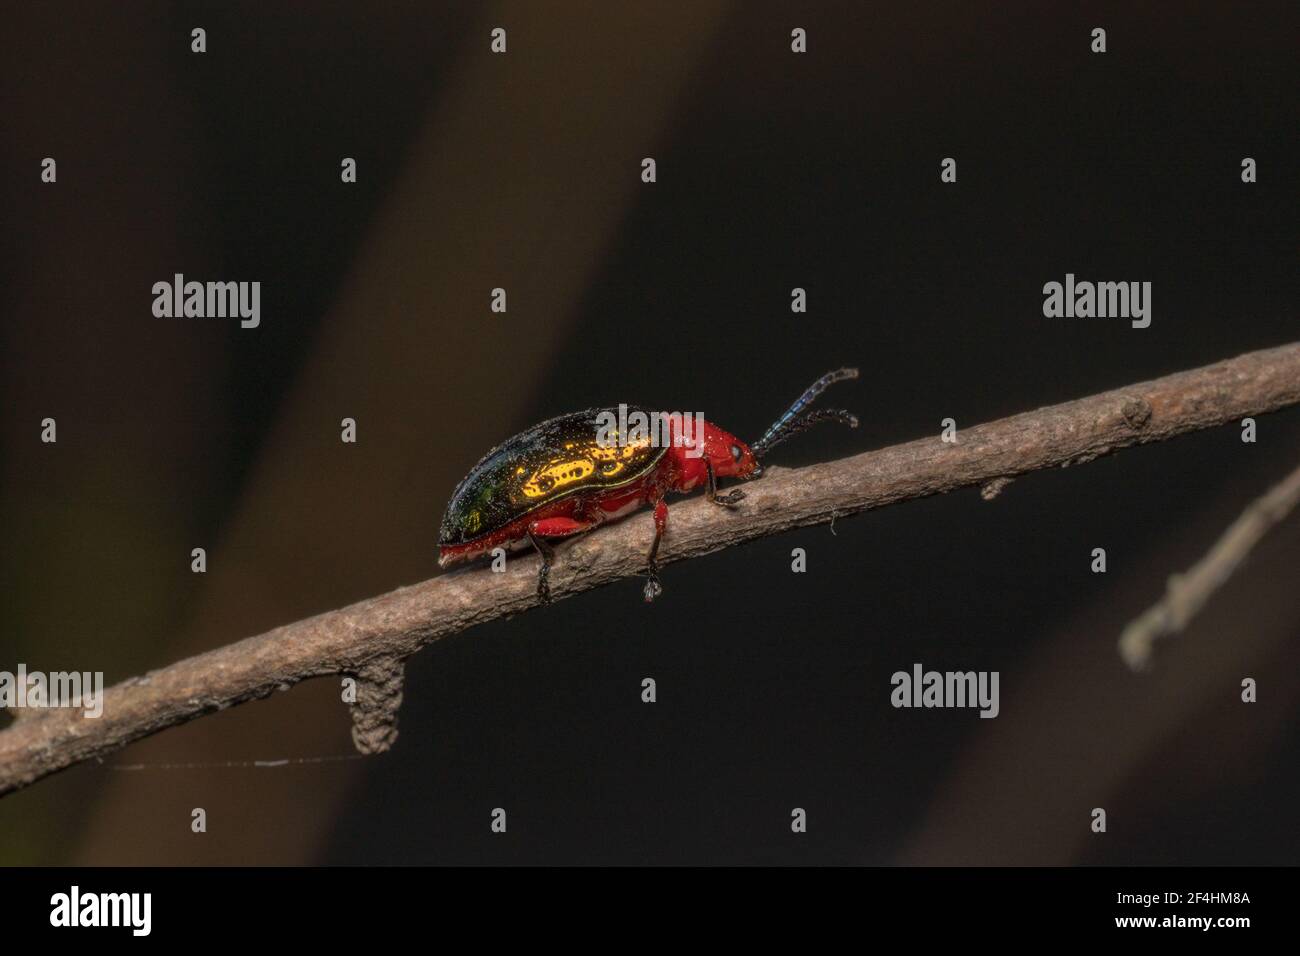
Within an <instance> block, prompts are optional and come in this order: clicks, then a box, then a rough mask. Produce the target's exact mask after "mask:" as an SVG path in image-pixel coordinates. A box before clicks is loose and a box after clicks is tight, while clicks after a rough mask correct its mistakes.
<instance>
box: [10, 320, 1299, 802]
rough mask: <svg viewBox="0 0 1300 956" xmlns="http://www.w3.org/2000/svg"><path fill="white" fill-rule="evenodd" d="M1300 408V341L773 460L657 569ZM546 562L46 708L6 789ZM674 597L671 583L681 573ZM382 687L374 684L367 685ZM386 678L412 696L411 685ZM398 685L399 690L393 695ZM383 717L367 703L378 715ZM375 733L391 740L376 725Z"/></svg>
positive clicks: (636, 563) (695, 509)
mask: <svg viewBox="0 0 1300 956" xmlns="http://www.w3.org/2000/svg"><path fill="white" fill-rule="evenodd" d="M1297 403H1300V343H1292V344H1289V345H1284V346H1280V347H1277V348H1273V349H1266V350H1262V351H1258V352H1251V353H1248V354H1246V355H1243V356H1240V357H1238V358H1235V359H1230V360H1227V361H1223V362H1219V363H1216V364H1214V365H1209V366H1206V367H1204V368H1200V369H1194V370H1191V371H1187V372H1180V373H1177V374H1174V375H1169V376H1166V377H1164V378H1160V379H1156V380H1154V381H1150V382H1144V383H1140V384H1136V385H1132V386H1128V387H1125V388H1120V389H1115V390H1113V391H1109V392H1104V393H1101V394H1098V395H1093V396H1091V397H1088V398H1084V399H1079V400H1076V401H1073V402H1067V403H1065V404H1061V405H1053V406H1049V407H1046V408H1041V409H1038V410H1036V411H1032V412H1026V413H1023V414H1020V415H1016V416H1012V417H1010V418H1005V419H1001V420H999V421H995V422H991V423H989V424H985V425H979V426H975V427H973V428H970V429H965V430H963V431H961V432H960V433H959V435H958V437H957V440H956V442H953V443H948V442H944V441H941V440H940V439H939V438H937V437H933V438H927V439H921V440H918V441H913V442H909V443H907V444H903V445H896V446H893V447H891V448H886V449H882V450H880V451H874V452H867V453H864V454H861V455H857V456H854V457H852V458H846V459H842V460H840V461H834V462H827V463H825V464H821V465H815V466H812V467H809V468H801V469H793V470H791V469H777V468H774V469H771V470H770V471H769V472H768V473H767V475H766V476H765V477H764V478H763V479H762V480H761V481H759V482H757V483H756V484H755V485H754V490H753V491H752V492H751V493H750V496H749V498H748V499H747V500H746V502H745V504H744V505H742V506H741V507H740V508H738V509H736V510H735V512H734V513H729V514H725V515H723V514H719V513H718V509H716V508H714V507H712V506H710V505H709V504H708V503H707V502H705V501H703V500H701V499H696V500H693V501H690V502H686V503H683V504H680V505H677V506H675V507H674V509H673V514H672V518H671V519H670V531H669V534H668V536H667V538H666V539H665V542H664V547H663V548H662V549H661V550H660V555H659V560H660V562H661V563H665V564H666V563H669V562H673V561H678V560H682V559H684V558H689V557H695V556H699V555H703V554H708V553H710V552H713V551H717V550H720V549H722V548H726V547H729V546H731V545H735V544H740V543H742V542H744V541H749V540H752V539H754V538H759V537H763V536H766V535H772V534H777V533H780V532H782V531H786V530H789V529H791V528H796V527H803V526H806V525H811V524H818V523H821V522H825V521H829V520H832V519H833V518H835V517H837V516H844V515H848V514H853V513H856V512H860V511H866V510H868V509H871V508H877V507H881V506H883V505H887V504H893V503H896V502H900V501H906V500H910V499H915V498H922V497H926V496H929V495H934V494H940V493H943V492H947V491H952V490H955V489H957V488H961V487H967V486H971V485H986V484H988V483H990V482H999V483H1000V485H1001V484H1002V482H1000V479H1006V478H1009V477H1012V476H1015V475H1020V474H1025V473H1027V472H1031V471H1036V470H1041V469H1045V468H1052V467H1065V466H1068V465H1072V464H1081V463H1084V462H1088V461H1092V460H1094V459H1096V458H1098V457H1100V456H1102V455H1105V454H1108V453H1109V452H1111V451H1114V450H1116V449H1119V448H1124V447H1129V446H1133V445H1139V444H1147V443H1150V442H1157V441H1163V440H1165V439H1169V438H1172V437H1174V436H1176V435H1180V434H1184V433H1186V432H1190V431H1195V430H1197V429H1203V428H1210V427H1214V426H1216V425H1222V424H1225V423H1227V422H1231V421H1235V420H1238V419H1240V418H1243V417H1246V416H1253V415H1260V414H1263V413H1266V412H1270V411H1275V410H1277V409H1280V408H1283V407H1286V406H1289V405H1294V404H1297ZM648 520H649V519H648V517H644V516H643V517H642V518H640V519H637V520H630V521H627V522H624V523H622V524H620V525H617V526H614V527H611V528H609V529H605V530H602V531H601V532H599V533H597V534H594V535H590V536H587V537H586V538H583V539H580V540H579V541H576V542H574V543H573V544H571V545H569V546H568V547H565V548H563V549H562V550H561V551H560V552H559V560H558V562H557V564H556V567H555V569H554V571H553V572H552V577H551V581H552V585H551V587H552V594H553V595H554V596H555V597H557V598H559V597H564V596H566V595H569V594H575V593H578V592H581V591H585V590H588V589H591V588H595V587H599V586H601V585H603V584H608V583H611V582H613V581H616V580H619V579H621V578H624V577H628V576H631V575H635V574H638V573H640V572H641V571H642V570H643V568H644V564H645V552H646V546H647V544H648V542H649V540H650V534H649V533H648V530H647V527H646V525H647V522H648ZM535 581H536V564H535V562H534V560H532V559H528V560H523V561H515V562H512V563H511V566H510V567H509V568H508V569H507V571H506V572H505V573H502V574H493V573H492V572H490V571H489V570H487V569H486V568H479V569H474V570H467V571H464V572H459V573H454V574H447V575H443V576H441V577H438V578H436V579H434V580H432V581H428V582H425V583H423V584H418V585H413V586H411V587H407V588H402V589H399V590H397V591H393V592H391V593H389V594H386V595H383V596H381V597H377V598H373V599H370V600H367V601H362V602H360V603H358V604H354V605H352V606H350V607H347V608H343V609H342V610H338V611H333V612H330V613H327V614H322V615H319V616H317V617H313V618H310V619H308V620H304V621H299V622H297V623H295V624H290V625H287V626H285V627H280V628H277V629H275V630H273V631H270V632H268V633H266V634H263V635H260V636H258V637H251V638H248V639H246V640H243V641H240V642H238V643H235V644H231V645H228V646H226V647H223V648H220V649H218V650H215V651H211V652H209V653H206V654H202V655H199V656H197V657H192V658H189V659H187V660H184V661H181V662H179V663H177V664H174V665H172V666H170V667H167V668H164V669H162V670H160V671H155V672H152V673H150V674H147V675H145V676H144V677H140V678H134V679H131V680H127V681H124V682H123V683H121V684H118V685H117V686H115V687H113V688H110V689H109V690H108V691H107V693H106V695H105V700H104V715H103V716H102V717H100V718H98V719H94V720H88V719H87V718H85V717H83V716H82V714H81V712H80V711H76V710H72V711H44V712H42V713H40V714H39V715H33V716H30V717H26V718H24V719H23V720H21V721H19V722H18V723H16V724H15V725H14V726H12V727H10V728H9V729H7V730H5V731H4V732H0V793H6V792H10V791H13V790H16V789H18V788H20V787H23V786H26V785H28V784H30V783H32V782H34V781H36V780H39V779H40V778H42V777H44V776H47V775H48V774H51V773H54V772H56V771H58V770H61V769H63V768H66V767H68V766H71V765H73V764H75V763H78V762H80V761H83V760H88V759H91V758H94V757H100V756H102V755H104V754H106V753H110V752H112V751H114V750H116V749H118V748H120V747H122V746H124V745H126V744H127V743H130V742H131V741H133V740H137V739H139V738H141V737H144V736H147V735H149V734H152V733H156V732H157V731H159V730H162V729H164V728H166V727H170V726H175V725H177V724H181V723H184V722H187V721H190V720H193V719H194V718H196V717H199V716H202V715H204V714H207V713H212V712H215V711H218V710H224V709H225V708H227V707H230V706H232V705H234V704H238V703H242V702H245V701H249V700H254V699H258V698H263V697H267V696H269V695H271V694H272V693H274V692H275V691H276V690H279V689H287V688H288V687H290V686H292V685H293V684H295V683H298V682H299V681H302V680H305V679H307V678H311V677H320V676H326V675H333V674H345V675H364V674H367V673H370V672H371V671H373V670H374V669H375V667H377V666H379V667H381V668H382V669H384V671H385V673H395V672H396V668H395V664H396V662H399V661H401V660H402V659H404V658H405V657H407V656H409V655H410V654H412V653H414V652H415V651H417V650H419V649H420V648H421V647H423V646H425V645H426V644H428V643H430V642H432V641H434V640H436V639H438V638H440V637H445V636H447V635H450V634H455V633H457V632H459V631H463V630H466V629H468V628H470V627H472V626H474V625H476V624H481V623H484V622H486V621H490V620H494V619H496V618H499V617H503V616H509V615H511V614H516V613H519V612H521V611H524V610H527V609H529V608H531V607H533V606H534V605H536V604H537V597H536V590H535ZM669 588H670V591H669V595H668V597H669V599H671V581H669ZM383 683H384V682H382V681H373V680H372V681H368V685H369V686H370V687H372V688H373V687H379V686H382V685H383ZM389 684H390V685H391V686H392V687H394V688H395V689H400V681H399V680H396V679H394V680H392V681H390V682H389ZM395 692H396V690H395ZM377 710H380V711H382V710H383V708H382V707H379V708H377V707H376V706H375V702H374V701H371V702H370V705H369V706H368V707H367V708H366V709H365V711H366V719H367V721H371V722H373V721H372V720H371V718H373V715H374V714H375V713H376V711H377ZM365 734H366V739H367V740H376V739H382V740H385V741H391V738H392V734H391V733H389V734H384V733H382V731H381V729H379V728H376V727H374V726H370V725H369V724H368V725H367V727H366V728H365Z"/></svg>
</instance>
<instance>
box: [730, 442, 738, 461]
mask: <svg viewBox="0 0 1300 956" xmlns="http://www.w3.org/2000/svg"><path fill="white" fill-rule="evenodd" d="M731 460H732V461H740V446H739V445H732V446H731Z"/></svg>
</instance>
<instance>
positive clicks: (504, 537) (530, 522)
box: [438, 368, 858, 603]
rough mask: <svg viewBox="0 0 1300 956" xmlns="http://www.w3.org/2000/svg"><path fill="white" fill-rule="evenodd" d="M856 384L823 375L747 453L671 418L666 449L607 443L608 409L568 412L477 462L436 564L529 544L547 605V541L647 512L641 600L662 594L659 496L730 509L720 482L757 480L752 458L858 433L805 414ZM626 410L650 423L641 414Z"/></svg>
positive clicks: (731, 497) (847, 374)
mask: <svg viewBox="0 0 1300 956" xmlns="http://www.w3.org/2000/svg"><path fill="white" fill-rule="evenodd" d="M857 377H858V370H857V369H855V368H842V369H839V370H838V371H835V372H828V373H827V374H825V375H823V376H822V377H821V378H819V379H818V380H817V381H815V382H813V384H812V385H810V386H809V387H808V389H807V391H805V392H804V393H803V394H802V395H801V396H799V398H798V400H797V401H795V403H794V404H793V405H791V406H790V407H789V408H788V409H787V410H786V411H785V413H784V414H782V415H781V417H780V418H778V419H777V420H776V421H775V422H774V423H773V424H772V426H771V427H770V428H768V430H767V431H766V432H765V433H764V434H763V437H762V438H760V439H759V440H758V441H756V442H754V444H753V445H746V444H745V443H744V442H742V441H741V440H740V439H738V438H736V437H735V436H734V435H732V434H731V433H730V432H727V431H725V430H723V429H721V428H719V427H718V426H717V425H714V424H712V423H711V422H704V428H703V432H704V434H703V449H702V450H701V449H700V445H699V443H698V436H694V435H691V434H689V432H688V433H687V434H685V435H682V434H679V431H681V430H682V429H683V428H684V427H685V428H687V429H688V428H689V423H688V424H687V425H686V426H683V424H682V422H681V419H680V418H673V419H669V420H668V429H669V433H670V434H669V438H670V440H669V441H668V442H667V443H666V444H665V443H658V444H656V443H654V442H653V441H652V440H651V436H649V435H641V434H638V435H635V436H633V435H631V434H629V435H628V436H626V438H627V440H626V441H623V442H612V443H611V442H610V441H609V440H608V438H607V436H606V435H603V434H602V432H601V421H602V418H603V419H604V420H605V421H608V420H609V418H608V417H609V416H613V415H614V414H615V411H614V410H613V409H608V408H604V409H602V408H590V409H587V410H586V411H581V412H572V413H570V414H568V415H561V416H560V417H558V418H552V419H549V420H548V421H544V422H542V423H541V424H539V425H534V426H533V427H532V428H529V429H528V430H527V431H523V432H520V433H519V434H518V435H516V436H514V437H513V438H511V439H509V440H508V441H505V442H503V443H502V444H500V445H498V446H497V447H496V448H494V449H492V450H491V451H490V452H488V453H487V454H486V455H484V456H483V459H482V460H481V461H480V462H479V463H478V464H477V465H475V466H474V468H473V469H472V470H471V471H470V473H469V474H468V475H466V476H465V478H464V480H463V481H461V483H460V484H459V485H457V487H456V490H455V492H453V493H452V496H451V501H450V502H448V504H447V512H446V514H445V515H444V516H443V519H442V529H441V532H440V534H439V537H438V549H439V555H438V563H439V564H440V565H441V566H442V567H447V566H449V565H452V564H456V563H458V562H461V561H467V560H470V559H472V558H477V557H480V556H482V555H484V554H487V553H488V552H490V551H491V550H492V549H494V548H498V547H504V548H516V547H521V546H524V545H527V544H531V545H532V546H533V547H534V548H535V549H536V550H537V551H538V553H539V554H540V555H541V556H542V568H541V571H540V572H539V573H538V576H537V593H538V596H539V597H540V598H541V600H542V601H543V602H544V603H549V602H550V599H551V597H550V583H549V579H550V571H551V559H552V556H553V554H554V552H553V550H552V547H551V545H550V543H549V542H550V541H551V540H552V539H556V538H567V537H571V536H572V535H576V534H582V533H583V532H586V531H590V530H592V529H593V528H596V527H597V526H599V525H601V524H604V523H605V522H606V521H613V520H616V519H618V518H621V517H623V516H624V515H626V514H629V513H630V512H633V511H636V510H638V509H639V508H642V507H644V506H645V505H652V506H653V507H654V517H655V536H654V540H653V542H652V543H651V545H650V553H649V558H648V561H647V564H648V568H647V577H646V583H645V589H644V595H645V599H646V600H647V601H653V600H654V599H655V598H656V597H658V596H659V594H660V593H661V592H662V591H663V587H662V585H661V584H660V582H659V567H658V564H657V563H656V561H655V556H656V555H657V554H658V552H659V541H660V539H661V538H662V537H663V534H664V530H665V529H666V527H667V524H668V505H667V503H666V502H665V501H664V496H665V495H666V494H668V493H669V492H689V491H693V490H695V489H696V488H699V487H700V486H701V485H702V486H703V487H704V494H705V496H706V497H707V498H708V500H709V501H712V502H713V503H714V504H717V505H721V506H724V507H729V508H730V507H735V506H736V505H737V504H739V503H740V501H741V499H743V498H744V497H745V493H744V492H743V491H740V490H738V489H737V490H734V491H731V492H730V493H728V494H719V493H718V487H717V480H718V479H719V478H740V479H752V478H757V477H758V476H759V475H760V474H761V473H762V468H761V466H760V465H759V460H760V459H761V458H763V457H764V456H765V455H766V454H767V452H769V451H771V450H772V449H773V448H774V447H775V446H776V445H778V444H780V443H781V442H783V441H785V440H786V439H787V438H789V437H790V436H791V435H794V434H796V433H797V432H800V431H803V430H804V429H805V428H807V427H809V426H810V425H815V424H816V423H818V422H821V421H838V422H841V423H842V424H846V425H848V426H850V427H851V428H856V427H857V424H858V420H857V418H855V417H854V416H853V415H851V414H849V413H848V412H846V411H844V410H842V409H833V410H821V411H810V410H808V406H809V405H811V404H812V403H813V402H814V401H815V400H816V398H817V396H819V395H820V394H821V393H822V392H823V391H825V390H826V388H827V387H828V386H830V385H832V384H834V383H835V382H840V381H843V380H845V379H851V378H857ZM624 408H625V410H626V408H627V407H626V406H625V407H624ZM632 411H636V412H641V413H642V414H644V415H646V416H647V417H648V416H649V412H647V411H646V410H645V409H642V408H636V407H633V408H632ZM693 441H694V442H695V443H694V444H693V445H692V442H693Z"/></svg>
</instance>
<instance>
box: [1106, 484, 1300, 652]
mask: <svg viewBox="0 0 1300 956" xmlns="http://www.w3.org/2000/svg"><path fill="white" fill-rule="evenodd" d="M1298 503H1300V468H1296V470H1295V471H1293V472H1291V474H1289V475H1288V476H1287V477H1286V478H1284V479H1283V480H1282V482H1281V483H1279V484H1277V485H1275V486H1274V487H1273V488H1271V489H1270V490H1269V492H1268V493H1267V494H1265V495H1264V496H1263V497H1262V498H1258V499H1256V500H1255V501H1253V502H1251V504H1250V506H1249V507H1248V508H1247V509H1246V510H1245V511H1244V512H1242V514H1241V517H1239V518H1238V519H1237V520H1236V521H1234V522H1233V523H1232V524H1231V525H1230V526H1229V527H1228V530H1227V531H1225V532H1224V533H1223V535H1222V537H1220V538H1219V540H1218V541H1216V542H1215V543H1214V547H1212V548H1211V549H1210V550H1209V552H1208V553H1207V554H1206V555H1205V557H1203V558H1201V560H1200V561H1197V562H1196V564H1194V565H1193V566H1192V567H1191V568H1190V569H1189V570H1188V571H1187V572H1185V573H1184V574H1175V575H1173V576H1172V577H1171V578H1170V579H1169V584H1168V586H1167V589H1166V591H1165V596H1164V597H1163V598H1162V599H1161V600H1159V601H1157V602H1156V603H1155V604H1154V605H1152V606H1151V607H1150V608H1148V609H1147V610H1146V611H1144V612H1143V613H1142V614H1141V616H1139V617H1137V618H1135V619H1134V620H1133V621H1132V622H1130V623H1129V625H1128V626H1127V627H1125V628H1124V631H1123V633H1122V634H1121V635H1120V638H1119V653H1120V656H1121V657H1122V658H1124V662H1125V663H1126V664H1128V666H1129V667H1130V668H1132V669H1133V670H1135V671H1141V670H1145V669H1146V668H1147V667H1149V666H1150V664H1151V654H1152V651H1153V650H1154V647H1155V643H1156V641H1158V640H1160V638H1162V637H1165V636H1167V635H1171V634H1178V633H1180V632H1182V630H1183V629H1184V628H1186V627H1187V625H1188V623H1189V622H1190V621H1191V620H1192V618H1194V617H1196V615H1197V614H1198V613H1199V612H1200V610H1201V608H1202V607H1204V606H1205V602H1206V601H1208V600H1209V599H1210V598H1211V597H1212V596H1213V595H1214V592H1215V591H1217V590H1218V589H1219V588H1220V587H1222V586H1223V583H1224V582H1225V581H1227V580H1228V578H1230V577H1232V575H1233V572H1235V571H1236V570H1237V568H1238V566H1239V565H1240V564H1241V562H1243V561H1245V560H1246V557H1247V555H1249V554H1250V552H1251V550H1252V549H1253V548H1254V547H1255V545H1257V544H1258V543H1259V542H1260V540H1261V539H1262V538H1263V537H1264V535H1266V534H1268V532H1269V529H1271V528H1272V527H1273V526H1274V525H1275V524H1277V523H1278V522H1279V521H1281V520H1283V519H1284V518H1285V517H1286V516H1287V515H1289V514H1290V513H1291V512H1292V511H1293V510H1294V509H1295V507H1296V505H1297V504H1298Z"/></svg>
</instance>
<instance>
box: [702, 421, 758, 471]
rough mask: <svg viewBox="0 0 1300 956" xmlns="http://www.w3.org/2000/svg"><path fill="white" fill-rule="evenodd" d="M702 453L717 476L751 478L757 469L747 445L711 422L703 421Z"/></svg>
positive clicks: (756, 462) (756, 463) (755, 460)
mask: <svg viewBox="0 0 1300 956" xmlns="http://www.w3.org/2000/svg"><path fill="white" fill-rule="evenodd" d="M704 454H705V456H706V457H707V458H708V459H709V464H711V465H712V466H713V474H714V475H716V476H717V477H719V478H752V477H754V474H755V472H756V471H757V470H758V459H756V458H755V457H754V453H753V452H752V451H750V450H749V446H748V445H746V444H745V443H744V442H743V441H741V440H740V439H739V438H737V437H736V436H735V435H733V434H731V432H729V431H726V430H724V429H721V428H719V427H718V426H717V425H714V424H713V423H712V422H705V423H704Z"/></svg>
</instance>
